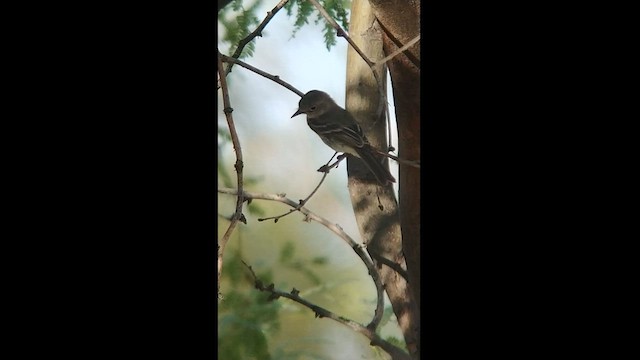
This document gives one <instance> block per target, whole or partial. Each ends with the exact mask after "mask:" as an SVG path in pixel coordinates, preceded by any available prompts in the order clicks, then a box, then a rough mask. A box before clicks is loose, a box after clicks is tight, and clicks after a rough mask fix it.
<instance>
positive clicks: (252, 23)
mask: <svg viewBox="0 0 640 360" xmlns="http://www.w3.org/2000/svg"><path fill="white" fill-rule="evenodd" d="M260 5H262V0H254V1H253V3H251V4H250V5H249V6H248V7H247V8H244V6H243V1H242V0H233V1H232V2H231V4H230V5H229V6H227V7H225V8H223V9H222V10H221V11H220V12H219V13H218V22H219V23H220V24H221V25H222V26H223V27H224V29H225V31H224V32H223V34H224V35H223V36H222V38H221V39H219V40H218V41H221V42H226V43H229V44H231V45H232V48H231V49H230V51H229V53H233V52H234V51H235V50H236V48H237V47H238V43H239V42H240V40H242V39H244V38H245V37H247V35H249V34H250V33H251V32H252V31H253V30H254V29H255V28H256V27H257V26H258V24H260V20H259V19H258V17H257V16H256V10H257V8H258V7H259V6H260ZM228 18H230V19H228ZM255 46H256V45H255V43H254V42H253V41H251V42H249V43H248V44H247V46H245V48H244V51H243V52H242V54H240V58H245V57H247V56H251V55H253V52H254V50H255Z"/></svg>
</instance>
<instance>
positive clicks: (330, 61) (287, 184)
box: [218, 0, 398, 358]
mask: <svg viewBox="0 0 640 360" xmlns="http://www.w3.org/2000/svg"><path fill="white" fill-rule="evenodd" d="M277 3H278V0H264V3H263V5H262V6H261V7H260V9H259V10H258V11H257V14H258V18H259V21H262V19H263V18H264V16H266V12H267V11H269V10H271V9H272V8H273V7H274V6H275V5H276V4H277ZM314 18H315V15H312V17H311V19H314ZM322 21H324V20H322ZM309 22H310V24H308V25H306V26H304V27H303V28H302V29H300V30H299V31H298V32H297V33H296V35H295V37H294V38H292V37H291V33H292V31H293V29H294V19H293V18H290V17H288V16H287V15H286V11H285V10H280V12H279V13H278V14H276V16H275V17H274V18H273V19H272V20H271V21H270V23H269V24H268V25H267V27H266V29H265V30H264V31H263V36H262V37H257V38H256V39H255V40H254V42H255V52H254V54H253V56H251V57H247V58H244V59H243V61H245V62H246V63H248V64H250V65H252V66H254V67H257V68H259V69H261V70H263V71H265V72H267V73H269V74H272V75H278V76H279V77H280V78H281V79H282V80H284V81H286V82H288V83H290V84H291V85H293V86H294V87H295V88H297V89H299V90H301V91H303V92H307V91H309V90H314V89H317V90H322V91H324V92H326V93H328V94H329V95H330V96H331V97H332V98H333V99H334V100H335V101H336V103H337V104H338V105H340V106H342V107H344V104H345V83H346V62H347V55H346V54H347V45H348V44H347V42H346V41H345V40H344V39H343V38H337V45H335V46H333V47H331V50H330V51H329V50H327V47H326V45H325V43H324V38H323V32H322V28H323V23H322V22H321V23H319V24H318V25H316V24H314V22H313V20H311V21H309ZM252 29H253V28H252ZM219 31H223V29H221V26H220V25H219ZM220 51H221V52H222V53H223V54H226V55H231V54H230V53H229V51H228V49H227V48H226V47H224V46H221V47H220ZM228 82H229V91H230V99H231V107H232V108H233V109H234V110H233V113H232V114H233V119H234V122H235V125H236V128H237V132H238V136H239V140H240V143H241V146H242V153H243V158H244V171H245V176H254V177H258V178H259V179H260V181H259V182H257V183H256V184H254V185H249V186H247V189H246V190H247V191H254V192H261V193H286V194H287V197H289V198H291V199H293V200H295V201H297V200H298V199H303V198H306V197H307V195H308V194H309V193H311V191H312V190H313V189H314V188H315V187H316V186H317V184H318V182H319V181H320V179H321V177H322V174H321V173H319V172H317V169H318V168H319V167H320V166H321V165H323V164H325V163H326V162H327V161H328V160H329V158H330V157H331V156H332V155H333V153H334V151H333V150H332V149H330V148H329V147H328V146H327V145H325V144H324V143H323V142H322V141H321V140H320V138H319V137H318V136H317V135H316V134H315V133H314V132H313V131H312V130H311V129H310V128H309V127H308V125H307V123H306V116H304V115H303V116H297V117H294V118H291V115H292V114H293V113H294V112H295V111H296V110H297V109H298V101H299V100H300V97H299V96H298V95H296V94H295V93H293V92H291V91H290V90H288V89H286V88H284V87H282V86H281V85H279V84H277V83H275V82H273V81H271V80H269V79H267V78H264V77H262V76H260V75H258V74H255V73H253V72H251V71H249V70H247V69H244V68H242V67H240V66H238V65H235V66H234V67H233V71H232V72H231V73H230V74H229V76H228ZM388 89H391V86H390V85H389V86H388ZM388 98H389V100H390V101H391V104H390V109H389V110H390V112H391V113H392V114H393V112H394V108H393V100H392V98H393V97H392V96H391V94H389V95H388ZM218 104H219V106H218V122H219V124H221V126H223V127H226V119H225V116H224V114H223V112H222V107H223V106H222V97H221V91H218ZM392 121H394V118H393V116H392ZM392 129H395V124H393V123H392ZM395 138H396V136H395V134H392V139H395ZM394 146H395V147H396V148H397V144H394ZM224 153H225V156H226V158H227V159H229V160H228V164H227V168H228V171H229V173H230V174H232V175H234V170H233V167H232V165H233V162H234V161H235V157H234V153H233V148H232V146H230V145H229V146H227V147H226V148H225V150H224ZM389 163H390V169H391V173H392V174H393V175H394V177H395V178H396V179H398V173H397V171H398V167H397V165H396V164H395V162H393V161H390V162H389ZM233 179H234V181H235V177H233ZM395 189H396V191H397V185H396V186H395ZM396 196H397V195H396ZM271 205H272V204H271ZM271 205H269V206H268V207H267V209H268V210H267V214H265V216H274V215H278V214H281V213H284V212H287V211H288V209H289V208H288V207H286V206H284V205H282V206H279V207H278V206H271ZM306 207H307V208H308V209H309V210H311V211H313V212H315V213H317V214H319V215H321V216H323V217H325V218H327V219H328V220H329V221H331V222H333V223H337V224H339V225H340V226H341V227H342V228H343V229H344V230H345V231H346V232H347V233H348V234H349V235H350V236H351V237H352V238H354V239H355V240H356V241H360V236H359V232H358V227H357V224H356V222H355V217H354V214H353V209H352V205H351V200H350V197H349V192H348V189H347V173H346V164H344V163H343V164H342V165H340V166H339V167H338V168H337V169H333V170H331V172H330V173H329V175H328V176H327V179H326V180H325V182H324V183H323V185H322V186H321V188H320V189H319V190H318V192H317V193H316V194H315V195H314V197H313V198H311V200H310V201H309V202H308V203H307V204H306ZM301 218H302V216H301V215H300V214H298V213H294V214H291V215H289V216H287V217H286V218H283V219H282V220H281V221H282V222H285V223H286V224H287V227H286V228H285V227H284V226H280V227H279V228H280V229H282V230H281V231H283V234H284V233H287V234H289V233H290V232H294V233H295V232H296V231H297V232H301V231H314V232H313V234H314V235H313V239H312V240H311V239H310V240H309V241H308V242H306V239H301V240H300V242H301V244H304V245H303V247H309V248H311V249H310V250H309V251H311V252H313V251H319V252H322V253H323V254H327V255H328V256H329V257H330V258H331V262H332V263H333V264H334V265H333V266H334V267H335V268H336V271H337V269H339V268H340V266H344V267H345V268H346V267H348V266H354V265H353V264H354V256H356V255H355V253H354V252H353V251H352V250H351V249H350V248H348V246H346V245H345V243H344V242H343V241H342V240H341V239H339V238H337V236H336V235H335V234H333V233H331V232H329V231H324V230H325V229H322V227H321V226H319V225H317V224H313V225H314V226H312V229H313V230H298V228H296V227H294V226H293V225H292V226H289V224H298V223H300V222H301V221H300V220H301ZM249 220H250V223H251V224H254V225H255V224H256V222H255V219H253V220H254V221H253V222H252V221H251V220H252V219H249ZM265 223H266V222H261V223H258V224H263V225H261V226H264V228H263V229H265V228H271V227H276V226H278V225H284V224H281V222H279V223H278V224H273V223H272V224H265ZM296 226H297V225H296ZM301 226H302V225H301ZM309 228H310V227H309V226H308V224H307V226H306V227H304V228H303V229H309ZM252 229H254V230H255V229H256V227H253V228H252ZM289 235H290V234H289ZM247 237H249V236H247ZM314 247H315V249H313V248H314ZM267 251H269V245H268V244H265V243H260V244H255V245H253V246H252V247H251V249H247V255H246V256H248V257H250V256H251V252H253V253H254V254H256V257H259V256H260V255H263V254H265V253H266V252H267ZM355 262H356V266H360V267H361V268H362V269H360V270H358V271H361V272H363V274H362V276H363V277H364V278H365V279H366V278H367V276H368V275H367V274H366V268H364V265H362V264H361V263H360V264H358V262H360V260H359V259H358V260H355ZM223 271H224V270H223ZM359 281H361V282H362V280H359ZM365 281H366V280H365ZM369 281H370V279H369ZM347 286H350V287H352V288H353V284H351V285H347ZM360 286H362V285H360ZM368 290H370V291H373V288H372V287H371V288H370V289H368ZM345 291H349V290H345ZM373 294H375V291H373ZM385 303H386V304H389V301H388V299H387V300H385ZM368 308H369V307H367V309H368ZM369 316H370V315H369V314H367V313H365V315H364V318H363V319H362V321H365V320H364V319H366V318H367V317H369ZM313 326H334V324H331V323H330V322H329V323H327V322H322V323H318V324H316V323H314V325H313ZM340 326H342V325H338V328H336V327H333V328H332V329H333V330H332V331H331V332H330V333H334V334H338V333H342V330H337V329H339V327H340ZM347 331H349V330H347ZM396 335H397V334H396ZM365 340H366V339H365ZM363 344H364V345H363ZM367 344H368V343H367V342H366V341H365V342H364V343H354V342H351V343H346V344H345V346H349V345H352V346H353V348H351V349H349V348H345V349H342V350H343V351H344V352H345V354H348V353H349V351H353V356H354V357H353V358H359V356H360V355H359V354H362V353H363V351H365V349H364V348H368V345H367Z"/></svg>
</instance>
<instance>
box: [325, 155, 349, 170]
mask: <svg viewBox="0 0 640 360" xmlns="http://www.w3.org/2000/svg"><path fill="white" fill-rule="evenodd" d="M337 154H338V152H335V153H334V154H333V156H332V157H331V159H329V161H328V162H327V163H326V164H325V165H322V166H321V167H320V169H318V171H319V172H324V173H328V172H329V170H331V169H333V168H334V167H338V164H339V163H340V161H342V160H343V159H344V158H345V157H347V154H340V155H338V157H337V159H336V162H334V163H333V164H331V165H329V163H330V162H331V160H333V158H334V157H335V156H336V155H337Z"/></svg>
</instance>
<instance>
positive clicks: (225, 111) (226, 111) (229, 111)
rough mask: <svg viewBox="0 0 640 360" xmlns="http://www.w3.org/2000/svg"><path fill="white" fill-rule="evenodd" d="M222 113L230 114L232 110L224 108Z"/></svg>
mask: <svg viewBox="0 0 640 360" xmlns="http://www.w3.org/2000/svg"><path fill="white" fill-rule="evenodd" d="M223 111H224V113H225V114H231V113H232V112H233V108H232V107H226V108H224V110H223Z"/></svg>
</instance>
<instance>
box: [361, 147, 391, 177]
mask: <svg viewBox="0 0 640 360" xmlns="http://www.w3.org/2000/svg"><path fill="white" fill-rule="evenodd" d="M356 151H357V152H358V156H359V157H360V158H361V159H362V161H364V163H365V165H367V167H368V168H369V170H371V172H372V173H373V175H374V176H375V177H376V179H377V180H378V182H379V183H380V184H381V185H383V186H385V185H388V184H389V183H392V182H396V179H395V178H394V177H393V175H391V173H390V172H389V168H388V167H386V166H384V165H383V161H384V158H383V157H381V156H378V155H377V154H376V153H375V150H374V149H373V148H372V147H371V146H370V145H365V146H364V147H361V148H358V149H357V150H356Z"/></svg>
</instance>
